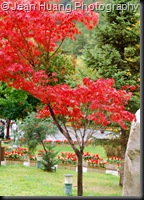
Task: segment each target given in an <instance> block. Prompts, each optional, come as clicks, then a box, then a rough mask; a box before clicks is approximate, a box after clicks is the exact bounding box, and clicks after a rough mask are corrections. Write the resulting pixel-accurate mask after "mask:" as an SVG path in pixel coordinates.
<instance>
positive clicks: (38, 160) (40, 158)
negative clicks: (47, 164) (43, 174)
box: [37, 155, 42, 169]
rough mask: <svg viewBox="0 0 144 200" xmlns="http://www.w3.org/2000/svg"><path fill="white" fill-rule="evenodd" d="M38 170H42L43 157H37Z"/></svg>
mask: <svg viewBox="0 0 144 200" xmlns="http://www.w3.org/2000/svg"><path fill="white" fill-rule="evenodd" d="M37 168H38V169H41V168H42V157H41V155H38V156H37Z"/></svg>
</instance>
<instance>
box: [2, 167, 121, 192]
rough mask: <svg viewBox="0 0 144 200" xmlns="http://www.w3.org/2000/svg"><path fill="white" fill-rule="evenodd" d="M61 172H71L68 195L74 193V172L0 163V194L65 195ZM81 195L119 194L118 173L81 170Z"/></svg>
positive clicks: (75, 189)
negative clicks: (50, 171) (70, 186)
mask: <svg viewBox="0 0 144 200" xmlns="http://www.w3.org/2000/svg"><path fill="white" fill-rule="evenodd" d="M64 174H73V187H72V195H73V196H76V195H77V172H75V171H72V170H66V169H60V168H59V169H57V171H56V173H54V172H53V173H49V172H44V171H43V170H41V169H37V167H26V166H20V165H6V166H0V196H66V195H65V194H64ZM83 180H84V183H83V185H84V194H83V196H121V195H122V189H121V187H119V177H118V176H114V175H111V174H100V173H97V172H84V173H83Z"/></svg>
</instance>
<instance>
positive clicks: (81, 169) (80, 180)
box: [77, 152, 83, 196]
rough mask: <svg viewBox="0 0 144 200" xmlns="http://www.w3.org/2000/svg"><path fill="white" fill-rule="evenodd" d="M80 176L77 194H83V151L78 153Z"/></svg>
mask: <svg viewBox="0 0 144 200" xmlns="http://www.w3.org/2000/svg"><path fill="white" fill-rule="evenodd" d="M77 156H78V176H77V196H82V195H83V164H82V153H81V152H79V153H78V155H77Z"/></svg>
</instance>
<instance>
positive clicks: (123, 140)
mask: <svg viewBox="0 0 144 200" xmlns="http://www.w3.org/2000/svg"><path fill="white" fill-rule="evenodd" d="M121 133H122V134H121V168H120V180H119V186H123V180H124V160H125V152H126V147H127V133H126V131H125V130H123V129H121Z"/></svg>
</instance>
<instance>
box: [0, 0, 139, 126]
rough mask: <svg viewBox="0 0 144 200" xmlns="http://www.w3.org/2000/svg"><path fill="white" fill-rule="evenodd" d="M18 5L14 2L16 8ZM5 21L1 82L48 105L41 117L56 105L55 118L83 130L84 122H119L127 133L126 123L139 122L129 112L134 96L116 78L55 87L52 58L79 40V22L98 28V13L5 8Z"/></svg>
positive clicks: (1, 21) (0, 22)
mask: <svg viewBox="0 0 144 200" xmlns="http://www.w3.org/2000/svg"><path fill="white" fill-rule="evenodd" d="M1 2H3V1H1ZM14 2H15V1H14V0H11V4H10V6H11V7H12V6H13V4H14ZM26 2H27V3H28V2H29V4H32V3H33V2H35V4H38V3H39V2H41V3H42V2H44V1H39V0H36V1H33V0H30V1H26ZM48 2H49V1H47V3H48ZM19 3H22V4H23V1H19ZM0 16H1V17H0V30H1V31H0V49H1V50H0V80H1V81H5V82H7V83H8V84H9V86H13V87H15V88H16V89H19V88H20V89H22V90H25V91H27V92H29V93H30V94H31V95H33V96H34V97H36V98H38V99H40V100H41V102H43V103H44V104H46V106H45V107H44V109H43V110H41V111H40V116H41V117H45V116H50V112H49V108H48V106H47V105H50V106H51V108H52V110H53V112H54V114H55V116H63V117H65V118H66V120H67V122H69V123H71V125H72V126H74V127H75V128H80V127H81V126H82V124H83V122H84V121H91V122H93V123H95V124H98V125H102V126H106V125H109V124H110V123H117V124H119V125H120V126H121V127H123V128H126V124H125V122H126V121H132V120H133V119H134V117H135V116H134V115H132V114H131V113H129V112H128V111H126V110H125V105H126V104H127V103H128V100H129V99H130V97H131V93H127V92H126V91H125V90H116V89H115V88H114V80H112V79H107V80H104V79H99V80H97V81H92V80H90V79H88V78H85V79H84V80H83V85H79V86H78V87H77V88H74V89H71V88H70V87H69V86H68V85H66V84H63V85H56V86H51V85H49V82H50V81H51V79H52V78H54V77H55V76H56V74H55V73H53V74H52V76H51V77H49V74H48V73H47V71H48V63H49V61H50V58H51V56H52V55H53V53H54V52H56V51H57V49H58V48H59V44H60V43H61V42H63V40H64V39H65V38H71V39H73V38H74V37H75V35H76V34H79V33H80V32H79V30H78V28H77V26H76V22H81V23H83V24H85V25H86V26H87V28H93V27H94V26H95V25H96V24H97V22H98V14H97V13H96V12H93V11H90V10H72V12H70V13H66V12H63V11H54V10H51V11H46V10H44V9H43V10H40V9H39V8H37V9H35V10H33V11H30V12H26V11H24V10H14V11H13V10H11V9H9V10H8V11H4V10H2V9H1V10H0ZM44 55H46V56H45V58H44V57H43V56H44ZM56 81H57V80H56ZM87 110H89V112H87Z"/></svg>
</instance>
